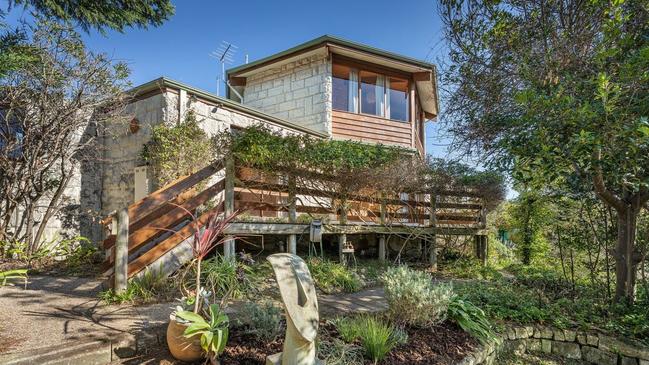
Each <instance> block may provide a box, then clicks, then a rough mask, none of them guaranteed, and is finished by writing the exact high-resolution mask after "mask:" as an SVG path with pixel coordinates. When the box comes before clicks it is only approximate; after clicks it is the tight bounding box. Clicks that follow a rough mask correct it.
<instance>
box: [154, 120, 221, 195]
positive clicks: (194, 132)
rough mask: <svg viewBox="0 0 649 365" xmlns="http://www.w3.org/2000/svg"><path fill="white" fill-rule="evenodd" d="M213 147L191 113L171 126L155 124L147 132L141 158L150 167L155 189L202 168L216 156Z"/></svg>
mask: <svg viewBox="0 0 649 365" xmlns="http://www.w3.org/2000/svg"><path fill="white" fill-rule="evenodd" d="M216 152H217V151H216V148H215V146H214V143H213V142H212V141H211V140H210V138H209V136H208V135H207V134H206V133H205V131H204V130H203V129H202V128H201V127H200V125H199V122H198V120H197V119H196V116H195V115H194V113H193V112H189V113H187V115H186V116H185V120H184V121H183V122H182V123H180V124H176V125H173V126H168V125H165V124H159V125H157V126H155V127H153V128H152V130H151V140H150V141H149V142H148V143H147V144H145V145H144V149H143V150H142V159H143V160H144V161H145V162H146V163H147V164H148V165H149V166H151V169H152V171H153V175H154V177H155V179H156V180H157V183H158V185H159V186H164V185H166V184H168V183H170V182H171V181H173V180H175V179H177V178H179V177H181V176H185V175H190V174H191V173H193V172H195V171H196V170H198V169H200V168H201V167H203V166H206V165H207V164H208V163H209V162H210V161H212V160H213V159H214V157H215V156H216Z"/></svg>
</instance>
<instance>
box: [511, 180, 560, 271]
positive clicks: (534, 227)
mask: <svg viewBox="0 0 649 365" xmlns="http://www.w3.org/2000/svg"><path fill="white" fill-rule="evenodd" d="M510 208H511V212H510V214H511V216H512V220H513V226H514V227H516V229H517V231H516V233H515V235H514V237H513V240H514V243H516V249H517V252H518V254H519V256H520V259H521V262H522V263H523V264H524V265H529V264H531V263H532V261H533V260H534V259H535V258H536V257H537V256H538V255H539V254H540V253H542V252H543V251H545V249H546V247H544V246H545V245H546V240H545V237H544V233H545V232H544V228H545V227H546V225H547V223H548V222H549V221H550V219H549V218H550V215H551V214H550V210H549V208H548V204H547V202H546V201H545V197H543V196H541V195H540V194H538V193H536V192H534V191H531V190H529V189H522V191H521V192H520V194H519V195H518V197H517V198H516V200H515V201H514V202H513V203H512V205H511V206H510Z"/></svg>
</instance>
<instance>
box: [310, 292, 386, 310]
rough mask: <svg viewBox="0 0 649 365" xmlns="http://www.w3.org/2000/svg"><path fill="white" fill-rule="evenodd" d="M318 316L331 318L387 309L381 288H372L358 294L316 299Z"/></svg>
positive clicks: (327, 296)
mask: <svg viewBox="0 0 649 365" xmlns="http://www.w3.org/2000/svg"><path fill="white" fill-rule="evenodd" d="M318 305H319V306H320V314H321V315H322V316H325V317H326V316H332V315H340V314H349V313H371V312H381V311H384V310H386V309H388V303H387V302H386V300H385V293H384V292H383V288H374V289H368V290H364V291H360V292H358V293H352V294H343V295H322V296H320V297H319V298H318Z"/></svg>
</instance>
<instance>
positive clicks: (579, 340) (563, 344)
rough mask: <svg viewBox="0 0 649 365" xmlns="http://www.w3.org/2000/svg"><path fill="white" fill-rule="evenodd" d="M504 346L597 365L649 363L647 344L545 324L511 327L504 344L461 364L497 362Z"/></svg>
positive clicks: (488, 347) (481, 350)
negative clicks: (497, 355) (546, 325)
mask: <svg viewBox="0 0 649 365" xmlns="http://www.w3.org/2000/svg"><path fill="white" fill-rule="evenodd" d="M503 340H504V341H503ZM501 347H504V348H507V349H508V350H510V351H513V352H514V353H515V354H522V353H525V352H526V351H530V352H539V353H546V354H553V355H557V356H560V357H563V358H566V359H574V360H583V361H586V362H589V363H591V364H596V365H649V347H647V346H642V345H641V344H632V343H630V342H624V341H621V340H618V339H616V338H613V337H610V336H607V335H604V334H601V333H596V332H582V331H575V330H565V329H558V328H551V327H544V326H526V327H508V328H507V329H506V330H505V333H503V334H502V339H501V343H500V344H494V343H492V344H487V345H485V346H481V347H480V348H479V349H478V350H477V351H475V352H474V353H473V354H471V355H469V356H467V357H466V358H465V359H464V360H463V361H462V362H461V363H460V364H462V365H477V364H495V362H494V361H495V359H496V354H497V352H498V350H499V349H500V348H501Z"/></svg>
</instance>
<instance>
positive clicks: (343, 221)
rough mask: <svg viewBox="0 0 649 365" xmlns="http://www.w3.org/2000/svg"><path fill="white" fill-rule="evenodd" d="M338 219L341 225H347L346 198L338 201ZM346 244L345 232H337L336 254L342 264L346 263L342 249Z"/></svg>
mask: <svg viewBox="0 0 649 365" xmlns="http://www.w3.org/2000/svg"><path fill="white" fill-rule="evenodd" d="M339 221H340V225H341V226H344V225H347V200H346V199H342V200H341V201H340V220H339ZM346 244H347V234H346V233H341V234H339V235H338V256H339V260H340V262H341V263H342V264H346V257H345V254H344V253H343V249H344V248H345V245H346Z"/></svg>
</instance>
